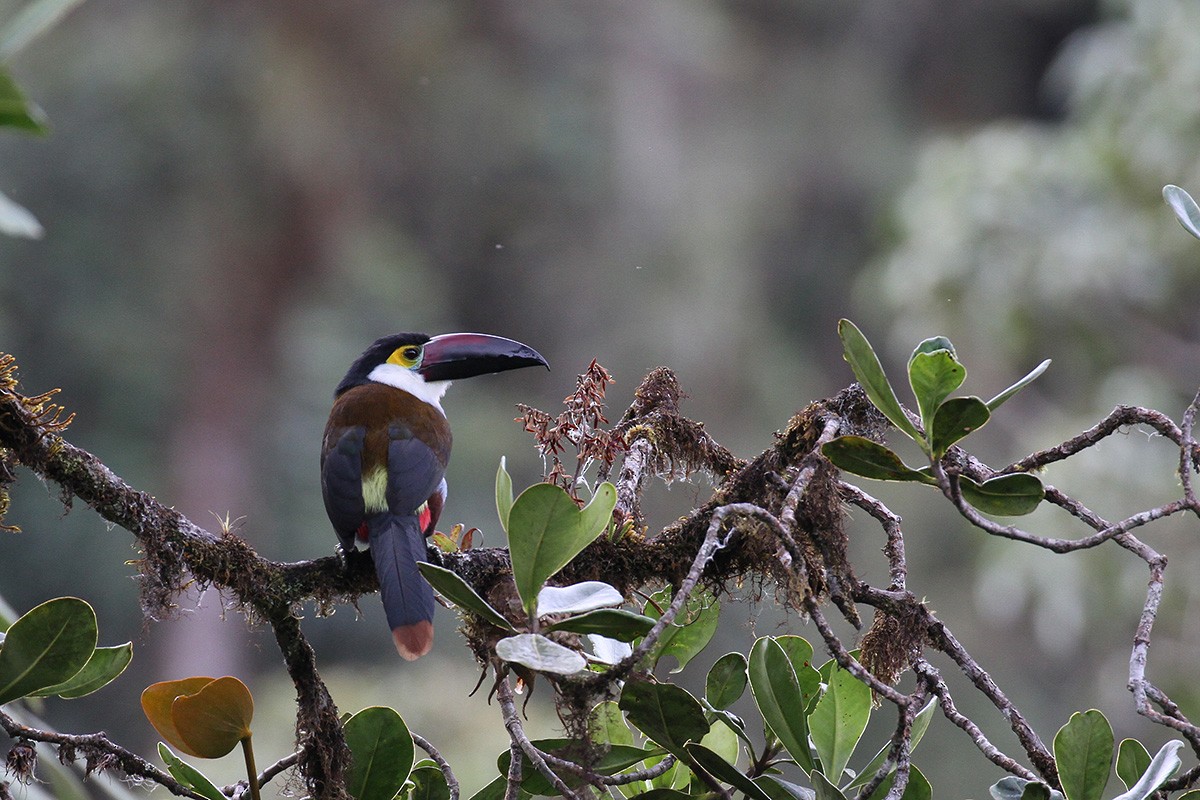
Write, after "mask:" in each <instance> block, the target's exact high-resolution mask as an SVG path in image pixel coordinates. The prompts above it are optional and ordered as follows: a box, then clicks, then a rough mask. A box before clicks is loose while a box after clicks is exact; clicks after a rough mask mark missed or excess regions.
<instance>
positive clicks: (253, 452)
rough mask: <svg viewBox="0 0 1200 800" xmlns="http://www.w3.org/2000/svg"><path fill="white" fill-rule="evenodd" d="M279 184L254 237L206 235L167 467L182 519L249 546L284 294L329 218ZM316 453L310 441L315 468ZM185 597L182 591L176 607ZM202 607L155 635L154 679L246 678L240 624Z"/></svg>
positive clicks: (307, 192) (258, 503) (312, 197)
mask: <svg viewBox="0 0 1200 800" xmlns="http://www.w3.org/2000/svg"><path fill="white" fill-rule="evenodd" d="M279 183H280V184H281V185H278V186H276V187H275V188H276V191H274V192H272V195H273V197H274V200H273V201H272V202H269V203H268V204H267V206H266V208H267V211H266V212H265V213H266V214H272V215H273V219H272V220H271V223H272V224H269V225H266V226H263V227H255V228H253V230H254V231H256V232H261V233H263V234H264V235H263V236H262V238H260V239H249V240H242V239H238V238H237V237H236V236H234V237H232V238H231V239H225V240H222V239H221V237H220V236H214V239H215V240H217V241H218V242H219V243H218V244H217V245H215V246H214V248H213V251H212V252H213V256H214V257H213V258H212V260H211V263H210V264H209V265H208V267H209V270H210V271H209V274H208V275H207V278H206V280H205V283H204V286H203V288H202V289H201V290H200V291H199V292H198V293H197V295H196V297H195V302H194V303H193V307H192V308H191V313H190V314H189V315H188V318H187V320H186V323H187V324H188V326H189V328H190V329H191V333H190V335H189V336H188V337H187V338H188V344H189V351H188V353H187V354H186V359H187V361H186V363H187V370H186V374H185V375H184V378H183V382H182V384H181V387H182V388H181V392H180V397H179V401H178V408H179V413H180V416H179V418H178V419H177V425H176V427H175V437H174V441H173V442H172V445H171V452H170V462H169V469H170V472H171V479H172V482H173V484H174V487H173V489H172V492H171V497H173V498H175V499H176V501H177V503H178V506H177V507H178V508H179V510H180V511H181V512H182V513H184V514H186V515H187V516H188V517H190V518H191V519H193V520H195V521H196V522H197V523H199V524H201V525H204V526H205V527H207V528H209V529H210V530H213V531H216V530H219V529H220V528H221V526H222V525H223V524H224V522H223V521H224V520H225V518H226V516H228V519H229V521H230V522H231V523H232V524H233V526H234V527H235V528H237V527H239V525H238V520H239V519H243V520H244V523H245V524H244V530H242V531H241V535H243V536H244V537H245V538H247V539H248V540H249V542H250V544H251V546H255V547H257V546H261V544H262V543H263V538H264V537H265V536H267V535H269V533H270V531H272V530H273V527H274V526H273V525H272V524H271V522H270V520H268V519H265V518H264V515H265V514H266V513H267V512H268V506H267V504H266V503H265V502H264V500H263V499H262V493H261V492H260V487H262V486H264V485H268V484H269V483H270V481H271V476H270V474H269V470H270V465H269V464H264V460H263V458H262V457H261V455H260V453H259V451H260V448H261V447H262V446H263V441H262V436H261V434H260V431H261V430H262V429H263V427H264V426H263V425H262V424H261V422H262V418H263V417H264V415H269V414H271V413H272V409H273V408H275V407H276V405H277V402H278V401H277V400H276V399H275V398H272V397H270V393H269V386H270V385H271V384H272V382H273V372H274V364H275V361H276V352H277V349H278V347H279V345H280V342H279V329H280V326H281V325H282V323H283V322H284V321H285V319H286V316H287V310H288V306H289V303H290V302H291V301H292V299H293V295H294V294H295V293H296V291H297V289H298V288H299V287H301V286H303V285H304V284H305V283H306V282H307V281H308V280H309V279H311V277H312V276H313V275H314V274H315V273H316V272H317V270H318V267H319V264H320V262H321V259H320V250H321V247H320V242H321V221H322V220H323V219H328V217H329V214H328V213H325V212H323V211H318V210H317V209H318V206H320V205H323V203H322V198H321V197H319V196H318V195H317V193H314V192H313V191H312V190H313V187H303V186H299V185H296V184H292V185H288V186H284V185H282V184H283V183H284V181H279ZM230 227H231V229H233V228H234V226H233V225H231V226H230ZM316 452H317V443H316V442H315V441H314V443H313V453H314V471H315V469H316V467H315V463H316V455H315V454H316ZM314 474H315V473H314ZM214 515H215V516H214ZM218 518H219V520H220V521H219V520H218ZM195 599H196V594H195V593H191V594H189V595H188V596H187V597H186V598H181V603H183V602H187V601H194V600H195ZM201 600H202V602H201V603H200V607H199V608H198V609H195V608H194V606H193V607H192V608H191V609H189V608H187V606H185V610H184V612H183V614H182V615H181V618H180V620H179V622H178V623H175V624H172V625H169V626H162V627H161V628H159V630H161V631H162V632H163V634H164V635H165V638H166V641H165V643H164V645H163V650H162V652H161V653H160V659H161V662H162V663H163V672H162V674H163V675H164V676H166V677H168V678H176V677H183V676H187V675H213V676H219V675H237V674H239V673H244V671H245V670H244V669H243V667H244V664H245V656H246V652H247V650H246V646H245V645H246V643H247V642H248V641H249V638H250V633H249V632H248V631H247V630H246V626H245V624H244V620H243V619H242V618H241V616H240V615H238V614H232V615H231V616H230V617H229V619H228V620H226V619H223V618H222V616H223V615H222V598H221V597H220V596H219V595H218V594H217V592H215V591H213V590H209V591H207V592H205V593H204V595H203V597H202V598H201Z"/></svg>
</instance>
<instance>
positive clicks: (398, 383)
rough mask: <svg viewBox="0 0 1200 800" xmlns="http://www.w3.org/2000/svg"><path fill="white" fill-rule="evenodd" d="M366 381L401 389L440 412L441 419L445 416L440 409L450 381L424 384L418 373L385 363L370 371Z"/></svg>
mask: <svg viewBox="0 0 1200 800" xmlns="http://www.w3.org/2000/svg"><path fill="white" fill-rule="evenodd" d="M367 379H368V380H372V381H375V382H376V383H386V384H387V385H388V386H394V387H396V388H397V389H402V390H403V391H406V392H408V393H409V394H411V395H412V396H413V397H415V398H417V399H418V400H424V401H425V402H426V403H428V404H429V405H431V406H433V407H434V408H436V409H437V410H438V411H439V412H441V414H442V416H443V417H444V416H446V412H445V411H444V410H443V409H442V395H444V394H445V393H446V390H447V389H449V388H450V381H431V382H429V383H426V382H425V379H424V378H422V377H421V375H420V374H419V373H416V372H413V371H412V370H411V369H405V368H404V367H401V366H399V365H398V364H387V363H384V364H380V365H379V366H378V367H376V368H375V369H373V370H371V372H370V374H369V375H367Z"/></svg>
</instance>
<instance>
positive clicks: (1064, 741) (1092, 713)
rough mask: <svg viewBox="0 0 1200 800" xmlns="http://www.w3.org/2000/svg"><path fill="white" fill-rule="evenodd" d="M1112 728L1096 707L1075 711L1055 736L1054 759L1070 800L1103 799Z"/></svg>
mask: <svg viewBox="0 0 1200 800" xmlns="http://www.w3.org/2000/svg"><path fill="white" fill-rule="evenodd" d="M1113 741H1114V740H1113V731H1112V726H1111V725H1109V724H1108V719H1107V718H1105V716H1104V714H1103V713H1101V712H1100V711H1098V710H1097V709H1094V708H1093V709H1091V710H1089V711H1085V712H1082V713H1081V712H1078V711H1077V712H1075V713H1074V714H1072V715H1071V719H1070V720H1068V721H1067V724H1066V725H1064V726H1062V728H1060V729H1059V731H1058V733H1057V734H1056V735H1055V736H1054V763H1055V764H1056V765H1057V766H1058V777H1059V780H1060V781H1061V782H1062V790H1063V794H1065V795H1066V796H1067V800H1100V798H1101V797H1102V796H1103V794H1104V787H1105V786H1107V785H1108V773H1109V771H1110V770H1111V768H1112V760H1113Z"/></svg>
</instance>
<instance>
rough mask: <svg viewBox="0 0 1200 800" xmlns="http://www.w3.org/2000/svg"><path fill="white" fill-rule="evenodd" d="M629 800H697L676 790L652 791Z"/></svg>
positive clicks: (636, 795)
mask: <svg viewBox="0 0 1200 800" xmlns="http://www.w3.org/2000/svg"><path fill="white" fill-rule="evenodd" d="M629 800H696V798H695V797H694V796H693V795H690V794H688V793H687V792H680V791H678V790H676V789H651V790H650V791H648V792H642V793H641V794H635V795H633V796H632V797H630V798H629Z"/></svg>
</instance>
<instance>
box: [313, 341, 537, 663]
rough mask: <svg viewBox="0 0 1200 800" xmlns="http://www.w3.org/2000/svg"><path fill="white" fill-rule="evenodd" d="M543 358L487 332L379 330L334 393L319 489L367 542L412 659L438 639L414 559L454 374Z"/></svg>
mask: <svg viewBox="0 0 1200 800" xmlns="http://www.w3.org/2000/svg"><path fill="white" fill-rule="evenodd" d="M537 364H540V365H542V366H546V367H548V366H549V364H547V362H546V359H544V358H542V356H541V355H540V354H539V353H538V352H537V351H536V350H534V349H533V348H532V347H528V346H526V345H523V344H521V343H520V342H514V341H513V340H511V339H505V338H502V337H500V336H489V335H487V334H482V333H448V334H444V335H442V336H434V337H432V338H430V337H429V336H426V335H425V334H423V333H397V334H393V335H391V336H385V337H383V338H382V339H379V340H378V341H376V342H375V343H374V344H372V345H371V346H370V347H368V348H367V350H366V352H364V353H363V354H362V355H361V356H359V358H358V360H357V361H355V362H354V364H353V365H352V366H351V367H350V371H349V372H347V373H346V377H344V378H342V382H341V383H339V384H338V387H337V390H336V391H335V392H334V401H333V409H332V410H331V411H330V412H329V422H328V423H327V424H326V426H325V438H324V441H323V443H322V447H321V494H322V496H323V497H324V499H325V511H326V513H327V514H329V521H330V522H332V523H333V528H334V530H336V531H337V535H338V539H339V540H340V541H341V546H342V548H343V549H344V550H353V549H354V544H355V540H356V539H357V540H359V541H364V542H369V544H370V547H371V555H372V558H373V559H374V561H375V574H376V575H377V576H378V578H379V591H380V594H381V595H382V596H383V606H384V608H385V609H386V611H387V620H388V626H389V627H390V628H391V629H392V641H393V642H394V643H395V645H396V650H397V651H398V652H399V653H400V655H402V656H403V657H404V658H406V659H408V660H410V661H411V660H412V659H415V658H420V657H421V656H423V655H425V654H426V653H428V652H429V648H430V647H432V646H433V622H432V620H433V607H434V599H433V589H432V588H431V587H430V586H429V584H428V583H426V582H425V579H424V578H422V577H421V574H420V572H419V571H418V570H417V562H418V561H419V560H423V559H424V558H425V537H426V536H428V535H430V534H431V533H433V530H434V526H435V525H437V521H438V516H439V515H440V514H441V511H442V504H443V503H444V502H445V499H446V481H445V479H444V477H443V476H444V474H445V471H446V463H447V462H448V461H449V460H450V425H449V423H447V422H446V414H445V412H443V411H442V405H441V399H442V395H443V394H444V393H445V392H446V387H448V386H449V385H450V381H452V380H457V379H459V378H470V377H472V376H474V375H484V374H487V373H491V372H503V371H505V370H510V369H518V368H520V367H530V366H534V365H537Z"/></svg>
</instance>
